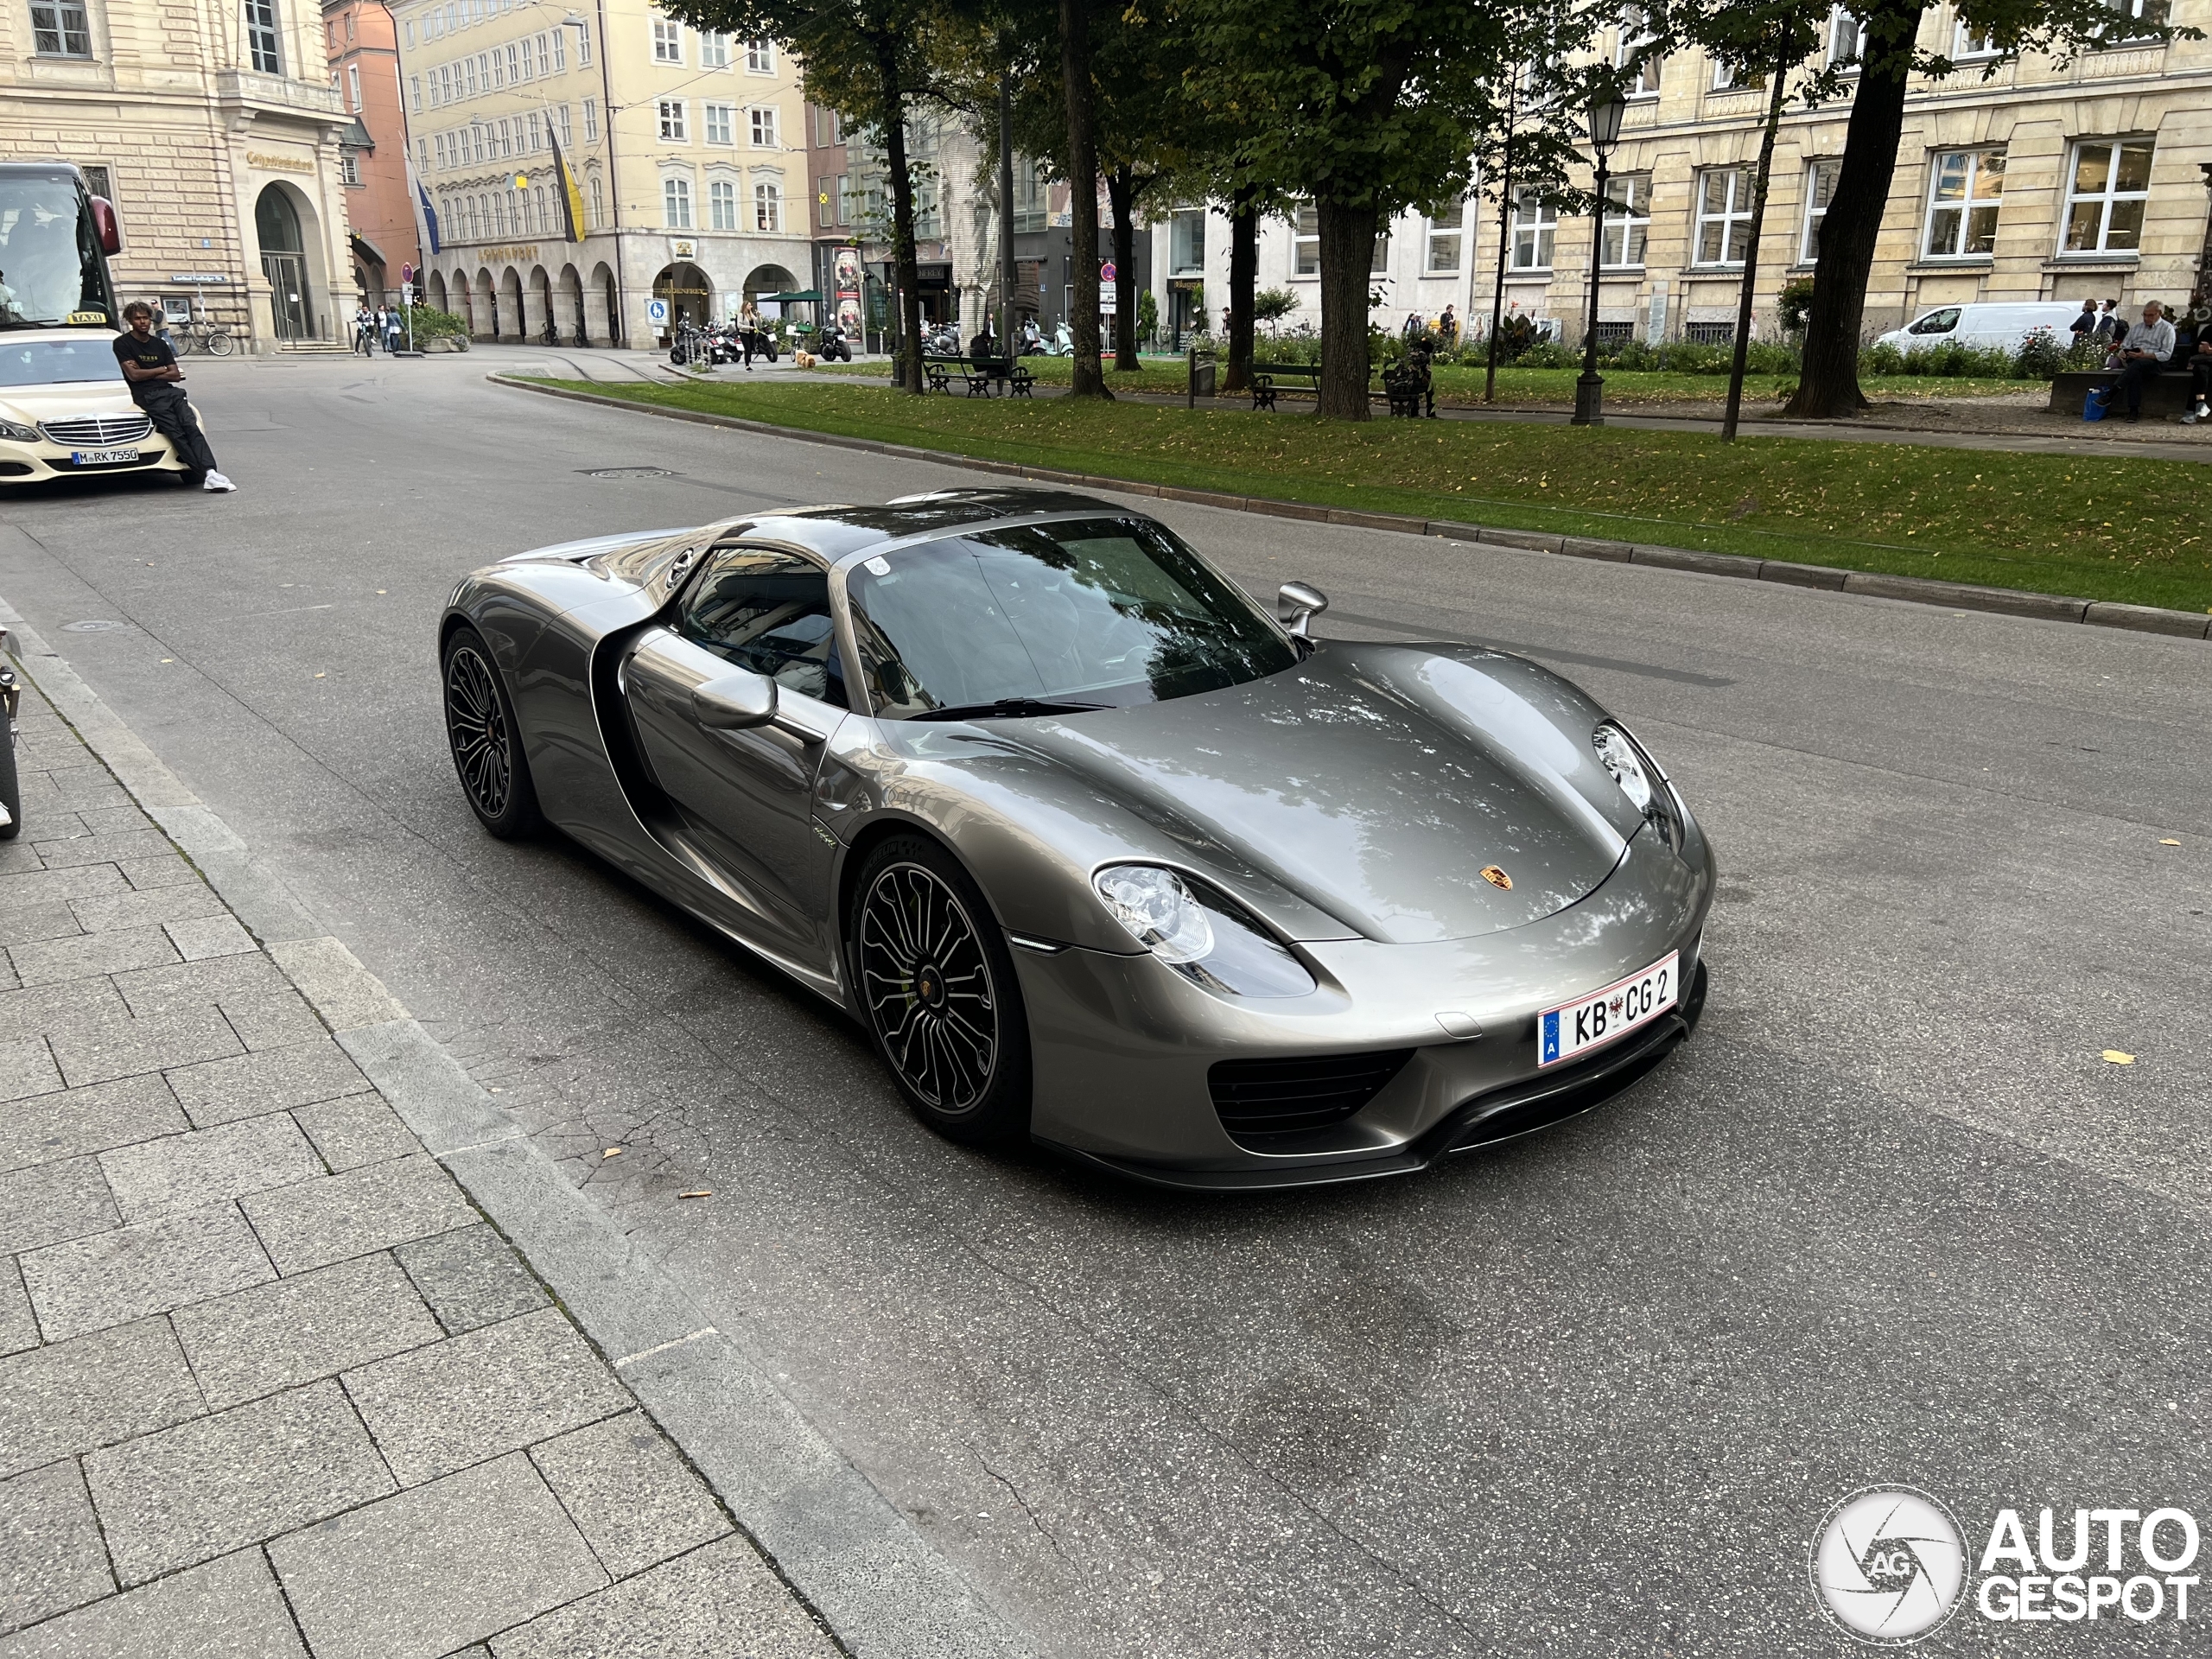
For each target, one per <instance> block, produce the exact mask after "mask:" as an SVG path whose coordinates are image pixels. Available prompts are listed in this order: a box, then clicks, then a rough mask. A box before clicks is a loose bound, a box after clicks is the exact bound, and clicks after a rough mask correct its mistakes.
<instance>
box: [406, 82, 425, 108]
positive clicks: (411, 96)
mask: <svg viewBox="0 0 2212 1659" xmlns="http://www.w3.org/2000/svg"><path fill="white" fill-rule="evenodd" d="M407 105H408V107H409V108H410V109H411V110H413V111H414V112H415V113H416V114H417V115H420V114H422V113H423V77H422V76H420V75H410V76H408V77H407Z"/></svg>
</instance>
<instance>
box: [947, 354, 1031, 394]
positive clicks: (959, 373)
mask: <svg viewBox="0 0 2212 1659" xmlns="http://www.w3.org/2000/svg"><path fill="white" fill-rule="evenodd" d="M922 375H923V378H925V380H927V381H928V383H929V389H930V390H931V391H942V392H946V393H950V391H951V390H952V382H953V381H954V380H955V379H956V378H957V379H958V380H959V381H960V382H961V384H962V385H964V386H966V387H967V389H968V395H969V397H990V396H991V395H992V394H993V393H994V392H995V391H996V390H997V389H998V388H999V387H1000V386H1001V385H1002V386H1004V387H1005V388H1006V389H1007V396H1009V397H1028V396H1029V393H1030V389H1031V388H1032V387H1033V386H1034V385H1036V384H1037V378H1036V377H1035V376H1034V375H1033V374H1031V373H1030V372H1029V371H1028V370H1027V369H1026V368H1024V367H1023V366H1022V365H1020V363H1019V362H1009V361H1008V360H1007V359H1005V358H1002V357H986V358H967V357H931V356H926V355H925V356H924V357H923V359H922Z"/></svg>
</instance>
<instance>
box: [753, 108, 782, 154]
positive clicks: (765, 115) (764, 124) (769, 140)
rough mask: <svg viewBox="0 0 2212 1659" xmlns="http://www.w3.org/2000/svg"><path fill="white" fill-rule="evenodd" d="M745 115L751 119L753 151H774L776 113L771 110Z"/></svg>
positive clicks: (754, 111) (755, 111) (756, 111)
mask: <svg viewBox="0 0 2212 1659" xmlns="http://www.w3.org/2000/svg"><path fill="white" fill-rule="evenodd" d="M747 113H748V114H749V115H750V116H751V117H752V119H753V149H775V148H776V112H775V111H773V110H752V111H747Z"/></svg>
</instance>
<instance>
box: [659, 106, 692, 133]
mask: <svg viewBox="0 0 2212 1659" xmlns="http://www.w3.org/2000/svg"><path fill="white" fill-rule="evenodd" d="M660 136H661V137H662V139H663V140H664V141H665V142H666V143H671V144H688V143H690V142H691V137H690V133H689V131H688V130H686V129H685V127H684V124H683V99H680V98H664V99H661V100H660Z"/></svg>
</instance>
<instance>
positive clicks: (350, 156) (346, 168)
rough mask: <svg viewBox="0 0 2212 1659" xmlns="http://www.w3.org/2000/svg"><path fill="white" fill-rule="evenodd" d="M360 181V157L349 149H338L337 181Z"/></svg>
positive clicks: (350, 182) (342, 182) (343, 182)
mask: <svg viewBox="0 0 2212 1659" xmlns="http://www.w3.org/2000/svg"><path fill="white" fill-rule="evenodd" d="M360 181H361V158H360V157H359V156H356V155H355V154H354V153H353V151H352V150H350V149H346V150H340V152H339V154H338V182H339V183H340V184H359V183H360Z"/></svg>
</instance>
